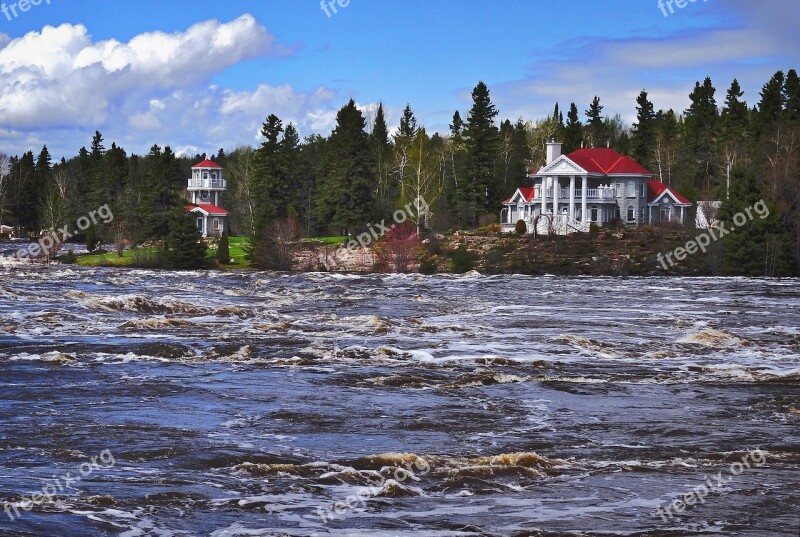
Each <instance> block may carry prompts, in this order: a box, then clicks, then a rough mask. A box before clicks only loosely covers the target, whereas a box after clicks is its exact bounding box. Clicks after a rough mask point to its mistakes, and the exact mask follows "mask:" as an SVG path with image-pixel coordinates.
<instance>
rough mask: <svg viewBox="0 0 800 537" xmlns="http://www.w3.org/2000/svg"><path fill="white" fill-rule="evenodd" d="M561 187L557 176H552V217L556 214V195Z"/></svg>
mask: <svg viewBox="0 0 800 537" xmlns="http://www.w3.org/2000/svg"><path fill="white" fill-rule="evenodd" d="M560 189H561V184H560V183H559V182H558V176H555V177H553V217H554V218H555V216H556V215H558V195H559V190H560Z"/></svg>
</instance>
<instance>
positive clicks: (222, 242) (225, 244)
mask: <svg viewBox="0 0 800 537" xmlns="http://www.w3.org/2000/svg"><path fill="white" fill-rule="evenodd" d="M217 261H219V262H220V263H221V264H223V265H228V264H230V262H231V251H230V241H229V240H228V226H227V225H226V226H225V229H223V230H222V237H220V239H219V245H218V246H217Z"/></svg>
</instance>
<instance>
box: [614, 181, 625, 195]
mask: <svg viewBox="0 0 800 537" xmlns="http://www.w3.org/2000/svg"><path fill="white" fill-rule="evenodd" d="M624 192H625V184H624V183H617V194H616V197H618V198H621V197H622V196H623V193H624Z"/></svg>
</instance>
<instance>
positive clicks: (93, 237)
mask: <svg viewBox="0 0 800 537" xmlns="http://www.w3.org/2000/svg"><path fill="white" fill-rule="evenodd" d="M95 248H97V234H96V233H95V227H94V223H91V224H89V228H88V229H87V230H86V250H87V251H88V252H89V253H92V252H94V250H95Z"/></svg>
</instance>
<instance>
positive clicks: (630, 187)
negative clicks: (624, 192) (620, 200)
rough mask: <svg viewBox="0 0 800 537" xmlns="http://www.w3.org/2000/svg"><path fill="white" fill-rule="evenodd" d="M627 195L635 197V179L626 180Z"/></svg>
mask: <svg viewBox="0 0 800 537" xmlns="http://www.w3.org/2000/svg"><path fill="white" fill-rule="evenodd" d="M628 197H629V198H635V197H636V181H628Z"/></svg>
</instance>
